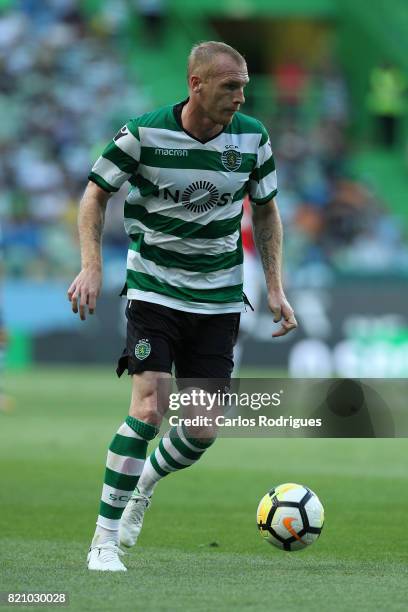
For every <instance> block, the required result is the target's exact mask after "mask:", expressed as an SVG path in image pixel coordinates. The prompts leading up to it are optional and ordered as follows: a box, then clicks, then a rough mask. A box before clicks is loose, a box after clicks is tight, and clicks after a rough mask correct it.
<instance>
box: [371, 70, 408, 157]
mask: <svg viewBox="0 0 408 612" xmlns="http://www.w3.org/2000/svg"><path fill="white" fill-rule="evenodd" d="M406 88H407V81H406V78H405V75H404V73H403V72H402V71H401V70H399V68H397V67H396V66H394V65H392V64H391V63H389V62H384V63H383V64H382V65H381V66H377V67H375V68H373V70H372V72H371V75H370V91H369V93H368V96H367V103H368V108H369V110H370V111H371V113H372V114H373V116H374V118H375V124H376V126H375V127H376V139H377V143H378V144H380V145H381V146H383V147H384V148H387V149H392V148H393V147H394V146H395V144H396V142H397V140H398V134H399V131H400V127H401V125H402V122H401V120H402V118H403V116H404V115H405V113H406V105H407V102H406V99H405V92H406Z"/></svg>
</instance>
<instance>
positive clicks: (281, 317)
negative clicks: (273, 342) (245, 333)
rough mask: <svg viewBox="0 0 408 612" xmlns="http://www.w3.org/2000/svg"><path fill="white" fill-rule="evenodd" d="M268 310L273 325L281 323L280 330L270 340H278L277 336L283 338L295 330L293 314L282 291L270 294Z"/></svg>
mask: <svg viewBox="0 0 408 612" xmlns="http://www.w3.org/2000/svg"><path fill="white" fill-rule="evenodd" d="M268 304H269V308H270V309H271V311H272V313H273V320H274V322H275V323H279V321H280V322H281V326H280V329H279V330H278V331H277V332H275V333H274V334H272V338H279V336H285V335H286V334H288V333H289V332H290V331H292V329H296V327H297V321H296V318H295V315H294V312H293V308H292V306H291V305H290V304H289V302H288V300H287V299H286V296H285V294H284V293H283V291H276V292H270V293H269V295H268Z"/></svg>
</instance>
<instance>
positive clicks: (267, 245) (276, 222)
mask: <svg viewBox="0 0 408 612" xmlns="http://www.w3.org/2000/svg"><path fill="white" fill-rule="evenodd" d="M252 222H253V226H254V239H255V244H256V246H257V249H258V251H259V254H260V256H261V261H262V266H263V269H264V273H265V280H266V287H267V292H268V305H269V308H270V309H271V311H272V313H273V315H274V321H275V322H276V323H277V322H279V321H280V322H281V327H280V329H279V330H278V331H277V332H275V333H274V334H272V336H273V337H274V338H277V337H279V336H284V335H285V334H287V333H288V332H290V331H291V330H292V329H295V328H296V327H297V321H296V318H295V315H294V312H293V308H292V307H291V305H290V304H289V302H288V300H287V299H286V296H285V292H284V290H283V287H282V239H283V230H282V222H281V218H280V214H279V209H278V206H277V204H276V201H275V199H274V198H272V199H271V200H269V201H268V202H266V203H264V204H262V206H253V207H252Z"/></svg>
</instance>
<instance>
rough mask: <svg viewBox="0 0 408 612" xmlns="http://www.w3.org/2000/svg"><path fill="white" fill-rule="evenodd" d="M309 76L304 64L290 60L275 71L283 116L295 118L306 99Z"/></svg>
mask: <svg viewBox="0 0 408 612" xmlns="http://www.w3.org/2000/svg"><path fill="white" fill-rule="evenodd" d="M307 84H308V75H307V72H306V70H305V69H304V67H303V66H302V63H301V62H300V61H299V60H296V59H294V58H293V59H288V60H286V61H285V62H282V63H281V64H279V65H278V66H277V68H276V71H275V87H276V95H277V101H278V105H279V109H280V114H281V115H282V116H289V117H292V118H293V117H295V116H296V115H297V112H298V109H299V107H300V105H301V103H302V101H303V99H304V96H305V92H306V87H307Z"/></svg>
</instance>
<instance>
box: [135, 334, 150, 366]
mask: <svg viewBox="0 0 408 612" xmlns="http://www.w3.org/2000/svg"><path fill="white" fill-rule="evenodd" d="M151 350H152V347H151V345H150V342H149V340H147V339H146V338H142V339H141V340H139V341H138V342H137V344H136V346H135V357H136V358H137V359H140V361H143V359H147V357H148V356H149V355H150V353H151Z"/></svg>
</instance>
